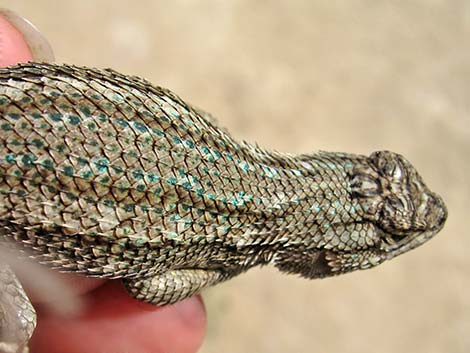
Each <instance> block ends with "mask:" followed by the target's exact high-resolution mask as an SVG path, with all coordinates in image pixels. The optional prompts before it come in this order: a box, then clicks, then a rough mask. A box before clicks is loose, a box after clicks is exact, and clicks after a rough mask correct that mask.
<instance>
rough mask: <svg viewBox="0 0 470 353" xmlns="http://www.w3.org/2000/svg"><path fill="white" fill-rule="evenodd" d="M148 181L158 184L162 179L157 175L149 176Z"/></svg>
mask: <svg viewBox="0 0 470 353" xmlns="http://www.w3.org/2000/svg"><path fill="white" fill-rule="evenodd" d="M147 179H148V180H149V181H150V182H151V183H156V182H157V181H159V180H160V177H159V176H158V175H156V174H152V173H150V174H147Z"/></svg>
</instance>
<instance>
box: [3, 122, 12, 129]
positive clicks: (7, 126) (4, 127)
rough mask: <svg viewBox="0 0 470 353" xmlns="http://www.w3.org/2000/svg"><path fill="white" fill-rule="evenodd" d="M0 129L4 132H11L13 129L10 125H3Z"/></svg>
mask: <svg viewBox="0 0 470 353" xmlns="http://www.w3.org/2000/svg"><path fill="white" fill-rule="evenodd" d="M1 127H2V130H4V131H10V130H13V128H12V126H11V124H10V123H3V124H2V125H1Z"/></svg>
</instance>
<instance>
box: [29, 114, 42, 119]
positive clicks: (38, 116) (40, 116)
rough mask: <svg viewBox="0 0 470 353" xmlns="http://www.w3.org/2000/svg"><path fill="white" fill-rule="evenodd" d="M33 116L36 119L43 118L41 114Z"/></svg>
mask: <svg viewBox="0 0 470 353" xmlns="http://www.w3.org/2000/svg"><path fill="white" fill-rule="evenodd" d="M31 116H32V117H33V118H34V119H41V118H42V115H41V114H39V113H32V114H31Z"/></svg>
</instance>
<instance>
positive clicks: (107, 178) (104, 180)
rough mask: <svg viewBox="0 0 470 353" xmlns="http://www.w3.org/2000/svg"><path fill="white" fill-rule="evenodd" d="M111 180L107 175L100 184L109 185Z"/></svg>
mask: <svg viewBox="0 0 470 353" xmlns="http://www.w3.org/2000/svg"><path fill="white" fill-rule="evenodd" d="M110 180H111V178H110V177H109V176H107V175H106V176H104V177H102V178H101V179H100V183H103V184H107V183H108V182H109V181H110Z"/></svg>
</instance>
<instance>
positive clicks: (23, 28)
mask: <svg viewBox="0 0 470 353" xmlns="http://www.w3.org/2000/svg"><path fill="white" fill-rule="evenodd" d="M26 61H49V62H50V61H54V54H53V52H52V48H51V46H50V45H49V43H48V42H47V40H46V38H45V37H44V36H43V35H42V34H41V33H40V32H39V31H38V30H37V28H36V27H34V25H33V24H31V23H30V22H29V21H27V20H25V19H24V18H22V17H20V16H18V15H16V14H15V13H14V12H12V11H10V10H6V9H0V67H3V66H9V65H14V64H16V63H18V62H26Z"/></svg>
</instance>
